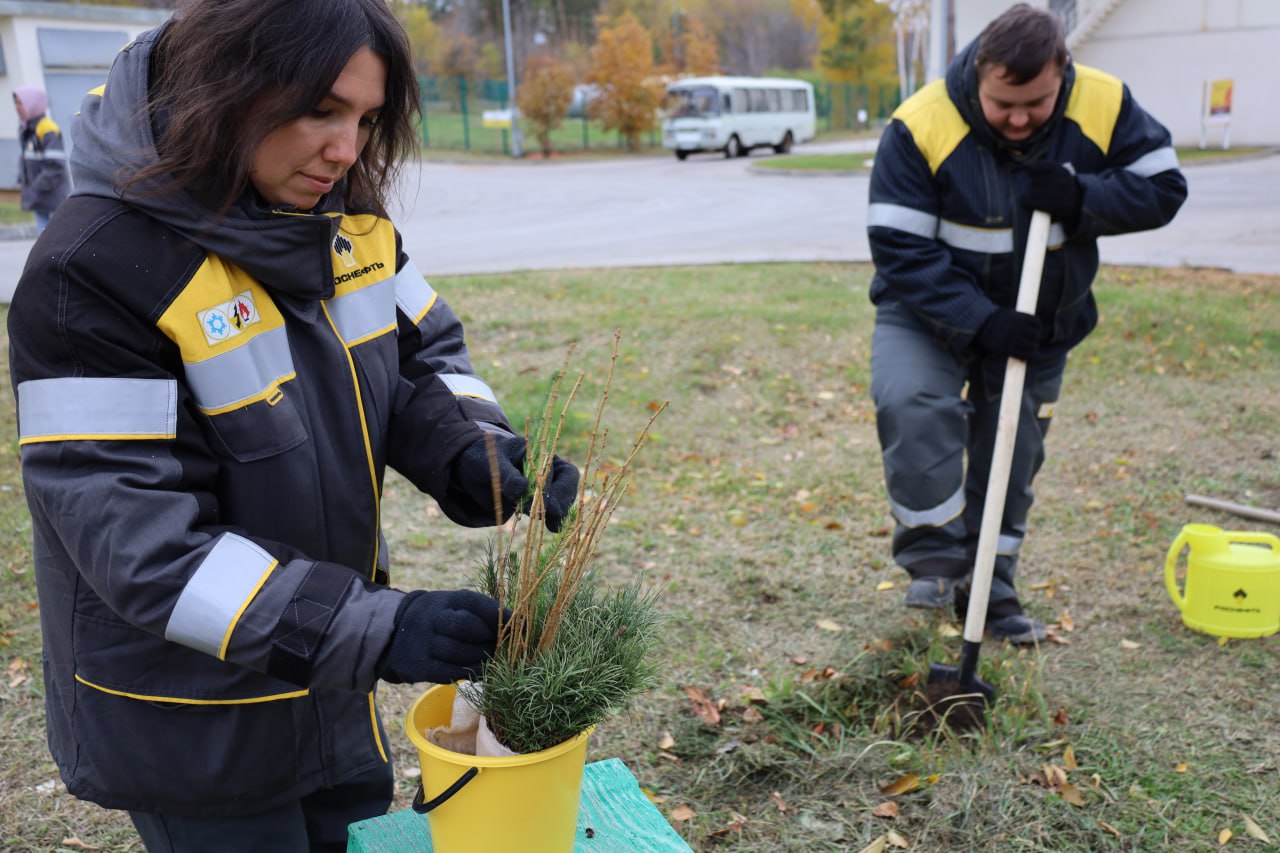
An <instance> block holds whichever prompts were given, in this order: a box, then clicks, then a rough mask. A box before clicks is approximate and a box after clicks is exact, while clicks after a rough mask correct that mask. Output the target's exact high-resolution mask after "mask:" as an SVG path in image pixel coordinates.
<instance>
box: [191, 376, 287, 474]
mask: <svg viewBox="0 0 1280 853" xmlns="http://www.w3.org/2000/svg"><path fill="white" fill-rule="evenodd" d="M207 417H208V419H209V426H210V427H211V428H212V430H213V434H214V436H216V438H217V440H218V443H219V444H220V445H221V446H222V449H223V451H224V452H225V453H227V454H228V455H230V456H232V457H234V458H235V459H236V460H237V461H238V462H256V461H257V460H259V459H266V458H268V457H271V456H275V455H276V454H279V453H284V452H285V451H286V450H290V449H292V448H294V447H297V446H298V445H299V444H302V443H303V442H304V441H306V440H307V431H306V428H305V427H304V426H303V423H302V416H301V415H299V414H298V410H297V408H295V407H294V405H293V401H292V400H290V399H289V395H287V394H284V393H278V394H277V395H276V396H275V397H274V398H272V399H271V400H258V401H255V402H253V403H250V404H249V405H247V406H242V407H241V408H238V409H231V410H229V411H225V412H220V413H218V414H216V415H208V416H207Z"/></svg>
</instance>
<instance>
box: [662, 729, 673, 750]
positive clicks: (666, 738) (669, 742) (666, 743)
mask: <svg viewBox="0 0 1280 853" xmlns="http://www.w3.org/2000/svg"><path fill="white" fill-rule="evenodd" d="M675 745H676V739H675V738H673V737H672V736H671V732H663V733H662V739H661V740H659V741H658V749H671V747H673V746H675Z"/></svg>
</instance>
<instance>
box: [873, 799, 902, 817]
mask: <svg viewBox="0 0 1280 853" xmlns="http://www.w3.org/2000/svg"><path fill="white" fill-rule="evenodd" d="M871 813H872V814H873V815H875V816H876V817H886V818H888V819H889V820H896V819H897V817H898V813H899V808H898V804H897V803H895V802H894V801H893V800H885V801H884V802H883V803H881V804H880V805H878V806H876V807H875V808H874V809H872V810H871Z"/></svg>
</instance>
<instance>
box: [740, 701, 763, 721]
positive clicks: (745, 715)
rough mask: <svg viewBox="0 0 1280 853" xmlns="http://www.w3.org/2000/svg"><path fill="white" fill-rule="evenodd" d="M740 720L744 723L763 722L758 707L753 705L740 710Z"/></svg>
mask: <svg viewBox="0 0 1280 853" xmlns="http://www.w3.org/2000/svg"><path fill="white" fill-rule="evenodd" d="M742 722H744V723H762V722H764V714H761V713H760V709H759V708H756V707H755V706H754V705H752V706H750V707H749V708H747V710H745V711H743V712H742Z"/></svg>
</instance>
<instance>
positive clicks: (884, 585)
mask: <svg viewBox="0 0 1280 853" xmlns="http://www.w3.org/2000/svg"><path fill="white" fill-rule="evenodd" d="M893 586H894V584H893V581H880V583H878V584H876V592H884V591H885V590H890V589H893Z"/></svg>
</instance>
